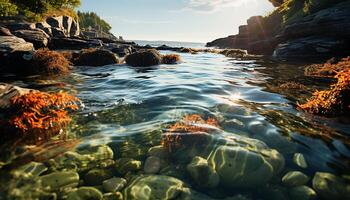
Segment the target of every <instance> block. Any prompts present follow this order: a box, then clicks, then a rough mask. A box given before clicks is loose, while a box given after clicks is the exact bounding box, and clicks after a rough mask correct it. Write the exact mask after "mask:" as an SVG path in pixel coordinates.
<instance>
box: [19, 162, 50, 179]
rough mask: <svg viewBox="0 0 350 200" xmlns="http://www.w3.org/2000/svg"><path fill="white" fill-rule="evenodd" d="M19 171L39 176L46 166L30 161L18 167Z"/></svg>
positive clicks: (45, 169)
mask: <svg viewBox="0 0 350 200" xmlns="http://www.w3.org/2000/svg"><path fill="white" fill-rule="evenodd" d="M18 171H20V172H21V173H26V174H30V175H32V176H40V175H41V174H42V173H44V172H46V171H47V167H46V166H45V165H44V164H42V163H38V162H30V163H28V164H26V165H24V166H22V167H20V168H19V169H18Z"/></svg>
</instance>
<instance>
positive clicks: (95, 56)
mask: <svg viewBox="0 0 350 200" xmlns="http://www.w3.org/2000/svg"><path fill="white" fill-rule="evenodd" d="M72 62H73V63H74V65H77V66H95V67H97V66H104V65H110V64H118V63H119V59H118V58H117V56H116V55H115V54H114V53H113V52H111V51H109V50H104V49H84V50H82V51H80V53H79V54H78V55H77V56H76V58H73V59H72Z"/></svg>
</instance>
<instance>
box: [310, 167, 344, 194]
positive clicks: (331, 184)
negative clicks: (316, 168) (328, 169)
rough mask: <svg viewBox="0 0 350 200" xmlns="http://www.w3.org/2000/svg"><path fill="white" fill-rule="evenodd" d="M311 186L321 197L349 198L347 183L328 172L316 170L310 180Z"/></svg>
mask: <svg viewBox="0 0 350 200" xmlns="http://www.w3.org/2000/svg"><path fill="white" fill-rule="evenodd" d="M348 181H349V180H348ZM312 187H313V188H314V190H315V191H316V193H317V195H318V196H320V197H321V198H323V199H350V185H349V183H348V182H346V181H345V179H343V178H341V177H337V176H335V175H333V174H330V173H324V172H317V173H316V174H315V176H314V178H313V180H312Z"/></svg>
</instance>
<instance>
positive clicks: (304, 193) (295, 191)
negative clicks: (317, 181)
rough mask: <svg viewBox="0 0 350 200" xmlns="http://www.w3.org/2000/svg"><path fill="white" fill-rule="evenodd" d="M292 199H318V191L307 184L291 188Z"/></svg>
mask: <svg viewBox="0 0 350 200" xmlns="http://www.w3.org/2000/svg"><path fill="white" fill-rule="evenodd" d="M289 197H290V200H312V199H316V192H315V191H314V190H313V189H311V188H309V187H307V186H298V187H294V188H291V189H290V190H289Z"/></svg>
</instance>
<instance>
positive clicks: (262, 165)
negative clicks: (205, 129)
mask: <svg viewBox="0 0 350 200" xmlns="http://www.w3.org/2000/svg"><path fill="white" fill-rule="evenodd" d="M209 164H210V166H212V167H213V168H214V169H215V170H216V172H217V173H218V174H219V176H220V183H222V185H223V186H225V187H228V188H234V187H250V188H251V187H256V186H261V185H264V184H266V183H268V182H269V181H270V179H271V178H272V176H273V175H274V171H273V167H272V165H271V164H270V163H269V162H268V161H266V159H265V158H264V157H263V156H262V155H260V154H259V153H255V152H252V151H249V150H247V149H245V148H242V147H231V146H219V147H218V148H217V149H216V150H215V151H214V152H213V153H212V154H211V155H210V157H209Z"/></svg>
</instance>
